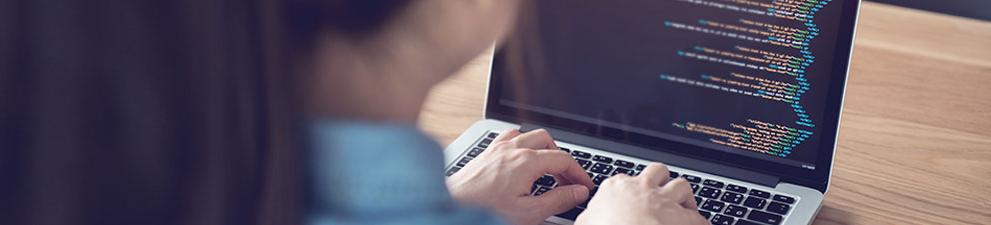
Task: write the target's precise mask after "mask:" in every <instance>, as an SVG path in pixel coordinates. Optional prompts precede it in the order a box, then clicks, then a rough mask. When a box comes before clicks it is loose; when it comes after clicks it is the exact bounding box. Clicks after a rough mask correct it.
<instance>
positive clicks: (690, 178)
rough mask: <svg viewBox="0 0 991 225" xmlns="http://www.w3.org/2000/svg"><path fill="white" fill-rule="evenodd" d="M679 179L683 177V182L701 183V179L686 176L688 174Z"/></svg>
mask: <svg viewBox="0 0 991 225" xmlns="http://www.w3.org/2000/svg"><path fill="white" fill-rule="evenodd" d="M681 177H684V178H685V180H688V182H692V183H698V182H702V178H701V177H696V176H692V175H688V174H685V175H681Z"/></svg>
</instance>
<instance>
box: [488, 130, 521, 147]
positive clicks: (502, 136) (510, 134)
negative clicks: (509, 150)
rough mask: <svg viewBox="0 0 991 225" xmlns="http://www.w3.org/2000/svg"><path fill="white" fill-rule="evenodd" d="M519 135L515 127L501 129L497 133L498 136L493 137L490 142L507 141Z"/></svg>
mask: <svg viewBox="0 0 991 225" xmlns="http://www.w3.org/2000/svg"><path fill="white" fill-rule="evenodd" d="M519 135H520V130H517V129H515V128H509V129H506V130H503V131H502V132H500V133H499V136H496V137H495V138H494V139H492V143H496V142H500V141H508V140H511V139H513V138H515V137H516V136H519Z"/></svg>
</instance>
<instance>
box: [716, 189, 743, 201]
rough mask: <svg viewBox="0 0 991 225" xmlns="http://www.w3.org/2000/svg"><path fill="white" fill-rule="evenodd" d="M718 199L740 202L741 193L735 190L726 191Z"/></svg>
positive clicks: (741, 198)
mask: <svg viewBox="0 0 991 225" xmlns="http://www.w3.org/2000/svg"><path fill="white" fill-rule="evenodd" d="M719 200H723V201H724V202H728V203H733V204H740V202H742V201H743V195H741V194H737V193H735V192H728V191H727V192H726V193H725V194H723V197H722V198H719Z"/></svg>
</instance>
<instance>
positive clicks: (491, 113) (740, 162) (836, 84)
mask: <svg viewBox="0 0 991 225" xmlns="http://www.w3.org/2000/svg"><path fill="white" fill-rule="evenodd" d="M841 7H842V9H841V12H840V13H841V15H840V20H841V21H840V26H839V29H838V32H839V35H837V40H836V46H835V47H834V48H835V55H834V59H833V65H832V69H833V70H832V73H833V74H832V76H833V78H832V79H831V80H830V85H829V87H830V88H829V90H828V93H827V94H826V95H827V102H826V107H825V108H826V112H825V113H824V114H823V115H824V120H823V121H824V123H822V124H823V125H825V126H826V127H823V129H822V134H821V135H822V137H823V138H822V140H821V141H820V146H819V150H818V151H819V153H818V154H817V155H816V162H815V166H816V169H814V170H808V169H805V168H801V167H795V166H792V165H785V164H781V163H775V162H773V161H767V160H761V159H757V158H753V157H748V156H743V155H739V154H734V153H729V152H724V151H719V150H714V149H708V148H704V147H699V146H694V145H689V144H685V143H679V142H674V141H670V140H665V139H663V138H658V137H652V136H649V135H645V134H641V133H636V132H630V131H623V130H619V129H614V128H608V127H601V126H598V125H596V124H592V123H587V122H582V121H577V120H571V119H566V118H561V117H556V116H551V115H548V114H543V113H539V112H534V111H530V110H524V109H519V108H512V107H509V106H505V105H502V104H499V101H500V99H501V93H502V77H503V76H501V75H500V74H496V72H497V71H502V70H504V69H502V68H505V64H506V63H507V61H508V60H506V53H505V52H504V51H502V50H501V49H500V48H499V46H501V45H500V44H498V43H497V44H496V50H495V53H494V54H493V57H492V64H491V67H490V71H489V74H490V75H489V82H488V83H489V86H488V96H487V99H486V103H485V104H486V107H485V117H486V118H491V119H497V120H502V121H507V122H512V123H517V124H522V123H530V124H535V125H539V126H546V127H553V128H557V129H563V130H567V131H570V132H575V133H579V134H583V135H587V136H592V137H597V138H603V139H607V140H611V141H616V142H620V143H625V144H630V145H635V146H638V147H643V148H647V149H651V150H655V151H664V152H667V153H672V154H678V155H683V156H687V157H692V158H697V159H703V160H706V161H711V162H717V163H722V164H726V165H731V166H734V167H739V168H743V169H747V170H752V171H757V172H760V173H765V174H771V175H774V176H777V177H779V178H780V179H781V181H782V182H787V183H792V184H798V185H802V186H806V187H811V188H815V189H817V190H819V191H821V192H823V193H825V192H826V188H827V187H828V183H829V174H830V173H831V171H832V163H833V155H834V152H835V149H836V141H837V139H838V135H837V134H838V132H839V122H840V115H841V112H842V104H843V97H844V95H845V93H844V92H845V90H846V81H847V77H848V75H849V65H850V58H851V57H852V52H853V41H854V36H855V31H856V20H857V17H858V14H859V7H860V1H859V0H850V1H844V3H843V5H842V6H841ZM844 34H848V35H844ZM675 149H680V150H675Z"/></svg>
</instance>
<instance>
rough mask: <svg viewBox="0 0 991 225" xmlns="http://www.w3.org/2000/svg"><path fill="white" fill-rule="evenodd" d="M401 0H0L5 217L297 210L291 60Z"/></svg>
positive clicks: (207, 224) (100, 220)
mask: <svg viewBox="0 0 991 225" xmlns="http://www.w3.org/2000/svg"><path fill="white" fill-rule="evenodd" d="M394 2H401V1H395V0H350V1H348V0H327V1H318V0H257V1H254V2H252V1H244V0H177V1H150V0H149V1H112V0H93V1H59V0H4V1H0V224H184V225H187V224H188V225H196V224H203V225H215V224H238V225H242V224H278V225H283V224H299V223H301V222H302V221H301V220H300V218H301V215H302V210H304V207H305V206H304V204H305V198H306V196H305V194H304V190H303V180H304V177H305V175H304V172H305V167H304V165H302V163H301V161H300V160H298V159H299V158H301V157H302V156H303V155H304V154H306V153H305V151H303V149H304V147H305V146H303V144H300V140H301V134H300V132H297V130H298V128H299V125H300V123H301V122H302V121H299V117H298V115H300V113H301V112H300V107H298V106H299V104H298V101H299V100H298V99H300V98H299V97H300V96H298V94H297V93H296V92H295V91H294V90H295V88H294V83H295V81H293V77H295V76H294V73H297V72H298V71H296V70H295V69H294V68H293V63H292V62H293V60H299V59H301V57H305V54H302V53H304V52H305V51H307V46H312V44H313V43H314V42H315V41H316V40H315V39H314V38H313V37H314V36H315V34H318V33H320V32H324V29H325V28H326V27H333V29H335V30H338V31H343V32H366V31H367V30H369V29H370V27H374V26H376V24H380V23H382V21H385V20H387V17H388V15H389V14H391V13H392V12H393V11H394V10H397V8H399V7H401V5H402V4H392V3H394ZM314 4H315V5H314ZM308 6H320V7H308ZM368 12H379V13H370V14H369V13H368Z"/></svg>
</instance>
